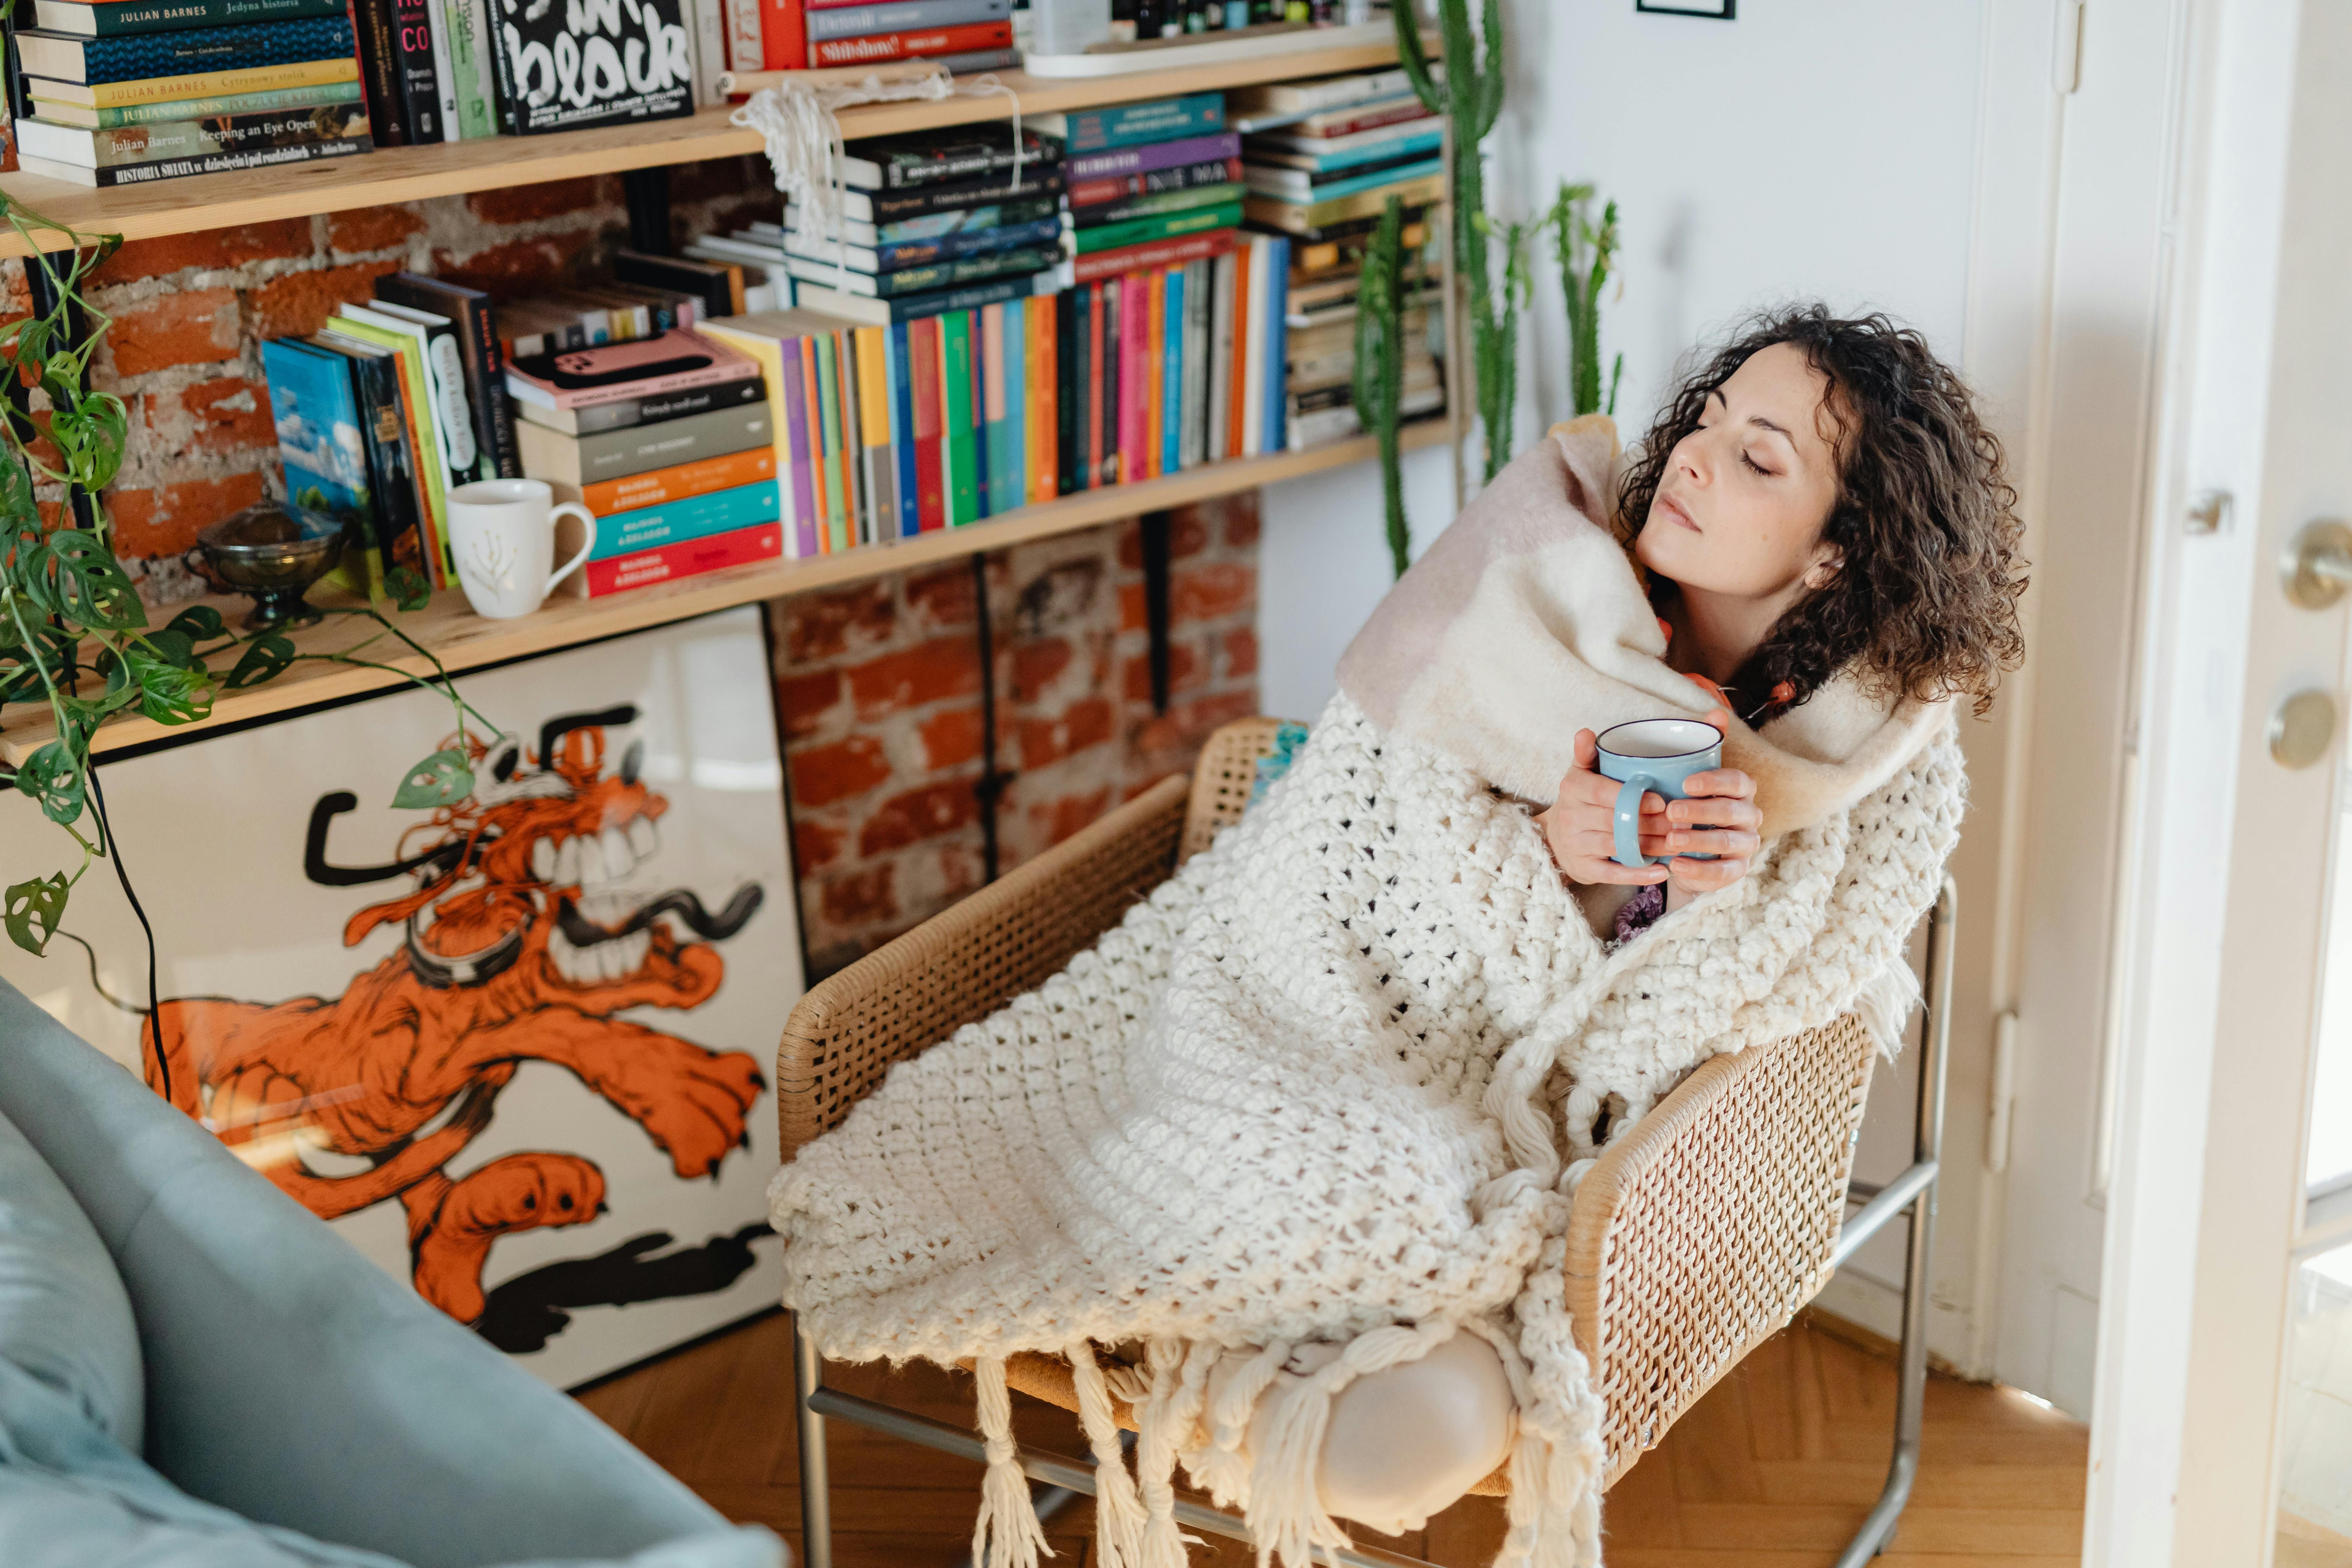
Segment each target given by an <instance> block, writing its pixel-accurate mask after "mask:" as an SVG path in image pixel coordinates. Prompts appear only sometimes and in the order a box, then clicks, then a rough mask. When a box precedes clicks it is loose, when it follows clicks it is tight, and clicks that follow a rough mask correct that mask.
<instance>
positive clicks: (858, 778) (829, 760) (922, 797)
mask: <svg viewBox="0 0 2352 1568" xmlns="http://www.w3.org/2000/svg"><path fill="white" fill-rule="evenodd" d="M1257 533H1258V516H1257V498H1256V496H1255V494H1244V495H1239V496H1234V497H1231V498H1229V499H1227V500H1222V501H1213V502H1209V503H1206V504H1203V505H1202V506H1198V507H1192V508H1188V509H1186V510H1182V511H1180V512H1177V513H1175V514H1174V516H1173V519H1172V521H1171V531H1170V535H1171V537H1170V555H1171V561H1172V568H1173V569H1172V571H1171V576H1170V584H1169V601H1170V609H1171V616H1170V623H1171V637H1170V660H1169V673H1170V680H1169V685H1170V700H1169V708H1168V711H1167V712H1166V713H1165V714H1159V713H1155V712H1154V711H1153V710H1152V705H1151V678H1150V662H1149V658H1148V646H1149V639H1148V636H1147V633H1146V631H1145V624H1146V623H1145V616H1144V595H1143V552H1142V544H1141V539H1140V533H1139V529H1138V527H1137V525H1136V524H1135V523H1133V522H1131V521H1129V522H1117V523H1110V524H1107V525H1105V526H1104V527H1101V528H1098V529H1092V530H1088V531H1085V532H1082V533H1076V534H1070V535H1066V536H1064V537H1062V538H1058V539H1052V540H1045V541H1040V542H1037V543H1034V544H1024V545H1020V546H1017V547H1015V548H1014V549H1013V550H1010V551H1005V552H1001V553H998V554H994V555H991V556H989V557H987V558H986V559H987V563H988V566H987V571H988V603H989V615H990V620H991V623H992V630H993V633H994V642H995V649H996V681H995V690H996V703H997V737H998V739H997V766H998V768H999V769H1000V770H1002V771H1003V772H1006V773H1011V774H1012V775H1013V778H1012V782H1011V783H1010V784H1009V785H1008V786H1007V787H1006V789H1005V792H1004V795H1003V800H1002V802H1001V803H1000V805H999V808H998V825H999V844H1000V860H999V865H1000V869H1003V870H1009V869H1011V868H1013V867H1014V866H1016V865H1018V864H1019V863H1020V862H1021V861H1023V860H1024V859H1026V858H1029V857H1030V856H1032V855H1034V854H1036V853H1037V852H1038V851H1039V850H1041V849H1044V848H1046V847H1049V846H1051V845H1054V844H1057V843H1059V842H1060V841H1061V840H1063V839H1065V838H1067V837H1069V836H1070V835H1071V834H1073V833H1076V831H1077V830H1078V829H1079V828H1081V827H1084V826H1086V825H1087V824H1088V823H1090V822H1092V821H1094V820H1095V819H1096V818H1097V817H1098V816H1101V815H1102V814H1103V813H1104V812H1106V811H1108V810H1109V809H1110V808H1111V807H1112V806H1113V805H1118V804H1119V803H1120V802H1123V801H1126V800H1129V799H1131V798H1133V797H1134V796H1135V795H1138V794H1140V793H1141V792H1142V791H1143V790H1145V789H1147V788H1149V787H1150V785H1152V784H1156V783H1157V782H1159V781H1160V779H1162V778H1165V777H1166V776H1168V775H1169V774H1170V773H1175V772H1179V771H1181V770H1186V769H1189V768H1190V767H1191V766H1192V760H1193V757H1194V755H1195V754H1196V753H1197V752H1198V751H1199V749H1200V745H1201V742H1202V741H1203V740H1205V739H1206V738H1207V737H1208V734H1209V732H1210V731H1213V730H1214V729H1215V728H1216V727H1217V726H1218V725H1220V724H1223V723H1224V722H1226V721H1229V720H1233V719H1238V718H1241V717H1243V716H1244V715H1247V714H1250V713H1255V712H1256V711H1257V633H1256V620H1257ZM977 610H978V605H977V601H976V596H975V594H974V589H973V584H972V574H971V567H970V566H969V564H968V563H962V562H958V563H954V564H952V565H949V566H941V567H931V568H925V569H922V570H920V571H916V572H908V573H901V574H896V575H893V576H890V577H884V578H877V579H875V580H873V581H871V582H866V583H860V584H854V585H852V586H849V587H844V588H835V589H828V590H825V591H823V592H819V593H812V594H801V595H793V596H791V597H789V598H783V599H779V600H776V601H774V602H773V603H772V605H770V606H769V615H770V617H771V624H772V628H773V630H774V634H775V637H774V641H775V649H776V695H777V706H778V710H779V711H780V712H781V714H782V721H783V727H784V736H785V740H784V751H785V758H786V764H787V773H788V777H789V779H790V781H791V789H792V795H793V852H794V856H795V858H796V861H797V864H798V868H799V873H800V879H801V910H802V918H803V921H804V922H805V930H806V936H807V942H808V951H809V958H810V963H811V971H812V973H811V978H812V979H814V978H816V977H819V976H822V975H824V974H828V973H832V972H833V971H834V970H835V969H838V968H840V967H841V966H842V965H843V964H845V963H849V962H850V961H851V960H853V959H855V958H857V957H858V956H860V955H861V954H863V953H866V952H871V951H872V950H873V949H874V948H876V947H878V946H879V945H881V943H883V942H887V940H889V939H890V938H891V937H893V936H896V935H897V934H898V933H899V932H900V931H905V930H907V929H908V928H909V927H911V926H913V925H916V924H917V923H919V922H920V921H923V920H925V919H926V918H928V917H929V916H930V915H932V914H935V913H937V912H938V911H939V910H941V909H944V908H945V907H947V905H949V904H950V903H952V902H953V901H954V900H957V899H959V898H961V897H962V896H963V895H964V894H966V893H968V892H970V891H971V890H972V889H975V888H977V887H979V886H980V884H981V881H982V826H981V821H980V802H979V800H978V798H977V796H976V795H974V793H973V788H972V786H973V784H975V783H976V782H977V781H978V779H979V777H980V775H981V771H982V759H981V732H982V731H981V698H980V655H979V645H978V638H977V629H978V628H977V623H978V615H977Z"/></svg>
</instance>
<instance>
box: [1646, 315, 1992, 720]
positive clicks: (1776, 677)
mask: <svg viewBox="0 0 2352 1568" xmlns="http://www.w3.org/2000/svg"><path fill="white" fill-rule="evenodd" d="M1775 343H1790V344H1793V345H1795V346H1796V347H1797V348H1799V349H1801V350H1802V351H1803V352H1804V355H1805V359H1806V363H1809V364H1811V366H1812V367H1813V369H1815V370H1816V371H1819V372H1820V373H1821V374H1822V376H1823V377H1825V378H1826V379H1827V380H1828V382H1829V390H1828V393H1827V395H1826V397H1825V400H1824V402H1825V406H1826V407H1827V408H1828V409H1829V411H1830V413H1831V415H1832V419H1833V420H1834V422H1835V424H1836V426H1837V434H1836V439H1835V442H1834V446H1835V450H1836V452H1837V458H1838V493H1837V499H1836V500H1834V501H1833V502H1832V503H1831V506H1830V515H1829V520H1828V521H1826V522H1825V523H1823V524H1822V538H1823V539H1825V540H1827V541H1829V542H1831V543H1832V544H1834V545H1836V546H1837V547H1838V548H1839V549H1840V550H1841V551H1843V552H1844V555H1845V563H1844V565H1843V569H1842V570H1840V571H1839V573H1838V574H1837V576H1836V577H1835V578H1834V579H1833V580H1832V582H1831V583H1830V584H1828V585H1827V586H1825V587H1822V588H1820V589H1816V590H1815V591H1813V592H1812V593H1811V594H1809V595H1806V596H1805V597H1804V598H1803V599H1802V600H1801V601H1799V602H1798V603H1797V604H1796V605H1794V606H1793V607H1791V608H1790V610H1789V611H1788V612H1787V613H1786V614H1785V615H1783V616H1781V617H1780V622H1779V623H1778V624H1777V625H1776V626H1773V628H1772V630H1771V632H1770V633H1769V635H1768V636H1767V637H1765V639H1764V642H1763V644H1762V645H1761V646H1760V647H1758V648H1757V649H1756V651H1755V652H1754V653H1752V654H1750V655H1749V656H1748V661H1747V662H1746V663H1745V664H1743V665H1741V666H1740V668H1739V669H1738V673H1737V674H1736V675H1735V676H1734V677H1733V678H1732V681H1731V686H1730V689H1731V690H1732V691H1733V692H1734V693H1735V694H1736V695H1737V698H1738V704H1737V705H1738V706H1739V707H1741V708H1743V709H1750V710H1769V711H1771V712H1773V713H1776V714H1777V713H1779V712H1781V711H1785V710H1787V709H1789V708H1792V707H1794V706H1795V705H1796V704H1798V703H1800V702H1802V701H1804V700H1806V699H1807V698H1808V697H1811V695H1812V694H1813V693H1814V692H1815V691H1817V690H1819V689H1821V688H1822V685H1823V684H1824V683H1825V682H1827V681H1828V680H1829V679H1831V678H1832V676H1834V675H1836V674H1837V673H1838V672H1839V671H1841V670H1843V669H1844V668H1847V667H1848V666H1852V667H1853V668H1855V669H1856V670H1857V671H1858V672H1859V673H1860V674H1861V675H1862V677H1863V679H1864V682H1865V684H1866V685H1867V687H1868V688H1869V689H1871V690H1872V691H1873V692H1874V693H1875V694H1878V695H1881V696H1885V697H1894V696H1897V695H1901V696H1908V697H1916V698H1920V699H1922V700H1930V701H1932V700H1936V699H1937V698H1942V697H1951V696H1960V697H1969V698H1972V699H1974V700H1975V708H1976V711H1977V712H1978V713H1979V715H1981V714H1983V713H1984V712H1985V711H1986V710H1989V709H1990V707H1991V706H1992V694H1993V689H1994V687H1995V686H1996V685H1998V684H1999V682H2000V677H2001V674H2002V672H2003V671H2006V670H2010V669H2014V668H2017V665H2018V663H2019V661H2020V660H2021V659H2022V658H2024V655H2025V638H2024V635H2023V633H2022V632H2021V631H2020V630H2019V627H2018V618H2017V600H2018V596H2019V595H2021V594H2022V593H2024V591H2025V582H2026V579H2025V575H2024V573H2023V570H2022V568H2023V565H2024V563H2023V562H2021V561H2020V560H2019V559H2018V557H2017V549H2018V544H2019V542H2020V539H2021V535H2022V533H2023V531H2024V529H2023V525H2022V524H2021V523H2020V522H2019V521H2018V517H2017V492H2016V490H2015V489H2012V488H2011V486H2010V483H2009V480H2008V478H2007V476H2006V475H2005V473H2004V472H2003V469H2002V462H2001V448H2000V439H1999V438H1998V437H1995V436H1994V435H1993V433H1992V432H1991V431H1990V430H1988V429H1987V428H1985V426H1984V422H1983V420H1981V419H1980V418H1979V417H1978V416H1977V411H1976V406H1975V403H1974V401H1973V400H1972V398H1971V397H1970V395H1969V388H1968V385H1967V384H1966V383H1964V382H1962V381H1961V380H1960V378H1959V376H1958V374H1956V373H1955V372H1953V371H1952V369H1951V368H1950V367H1949V366H1948V365H1946V364H1945V363H1943V362H1942V361H1941V360H1938V359H1937V357H1936V356H1935V354H1934V353H1933V352H1931V351H1930V350H1929V349H1928V347H1927V340H1926V339H1924V338H1922V337H1921V336H1920V335H1919V334H1918V333H1917V332H1916V331H1913V330H1912V329H1910V328H1908V327H1903V326H1898V325H1896V324H1895V322H1894V321H1890V320H1888V319H1887V318H1886V317H1885V316H1884V315H1876V314H1874V315H1868V316H1863V317H1860V318H1857V319H1852V320H1848V319H1843V318H1841V317H1837V316H1832V314H1830V312H1829V310H1828V308H1827V307H1825V306H1822V305H1820V304H1804V305H1795V306H1790V307H1786V308H1783V309H1780V310H1769V311H1767V312H1765V313H1763V314H1761V315H1759V316H1757V317H1755V318H1754V319H1753V320H1751V321H1748V323H1747V324H1746V325H1745V326H1744V327H1743V328H1742V329H1741V330H1740V331H1738V334H1737V335H1736V336H1734V337H1733V339H1732V340H1731V342H1728V343H1727V344H1726V345H1725V346H1724V347H1723V348H1721V349H1720V350H1718V351H1717V353H1715V355H1714V356H1713V357H1712V358H1711V359H1709V360H1707V361H1706V363H1704V364H1703V365H1701V366H1700V367H1699V368H1698V369H1697V370H1696V372H1694V373H1693V374H1691V375H1690V376H1689V377H1688V378H1687V379H1686V380H1685V381H1684V383H1683V384H1682V386H1681V387H1680V389H1679V390H1677V391H1676V392H1675V395H1674V397H1673V399H1672V400H1671V401H1669V402H1668V403H1667V405H1665V407H1664V409H1662V410H1660V412H1659V414H1658V417H1657V421H1656V423H1655V424H1654V425H1653V426H1651V427H1650V433H1649V435H1648V436H1647V437H1644V438H1643V442H1642V444H1641V447H1639V449H1638V450H1637V451H1636V452H1635V453H1634V455H1633V461H1632V463H1631V465H1630V467H1629V468H1628V470H1627V472H1626V475H1625V479H1624V484H1623V487H1622V490H1621V491H1620V493H1619V496H1618V503H1617V515H1616V519H1615V526H1616V531H1617V534H1618V537H1619V539H1620V540H1621V541H1622V542H1623V543H1624V545H1625V548H1626V549H1627V551H1628V552H1630V551H1631V550H1632V549H1633V541H1634V539H1635V538H1636V537H1637V536H1638V535H1639V534H1640V533H1641V531H1642V525H1643V521H1646V520H1647V518H1648V517H1649V514H1650V502H1651V500H1653V499H1654V497H1655V496H1656V494H1657V490H1658V484H1659V481H1660V480H1661V479H1664V476H1665V473H1666V468H1667V465H1668V464H1669V463H1670V462H1672V460H1673V456H1674V449H1675V443H1677V442H1679V441H1680V440H1682V438H1683V437H1685V436H1687V435H1689V434H1690V433H1691V432H1692V431H1693V430H1695V429H1696V428H1697V427H1698V423H1699V419H1700V417H1701V416H1702V415H1703V414H1704V413H1705V412H1706V400H1707V395H1708V394H1710V393H1712V392H1713V391H1715V390H1716V389H1717V387H1719V386H1721V385H1722V384H1724V383H1725V382H1726V381H1728V380H1729V379H1730V378H1731V374H1732V373H1733V372H1734V371H1736V370H1738V368H1739V367H1740V366H1741V365H1742V364H1744V363H1747V362H1748V356H1749V355H1751V354H1754V353H1758V352H1759V351H1761V350H1763V349H1767V348H1769V347H1771V346H1772V345H1773V344H1775ZM1649 577H1650V594H1651V599H1652V602H1653V603H1654V604H1655V605H1658V606H1660V607H1661V608H1662V609H1663V608H1664V606H1665V605H1668V604H1670V603H1671V602H1672V600H1673V599H1674V597H1675V595H1676V593H1677V592H1678V591H1679V590H1677V589H1676V588H1675V584H1672V583H1670V582H1667V581H1666V580H1665V579H1664V578H1661V577H1658V576H1657V575H1655V574H1649ZM1783 683H1785V686H1784V684H1783Z"/></svg>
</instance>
